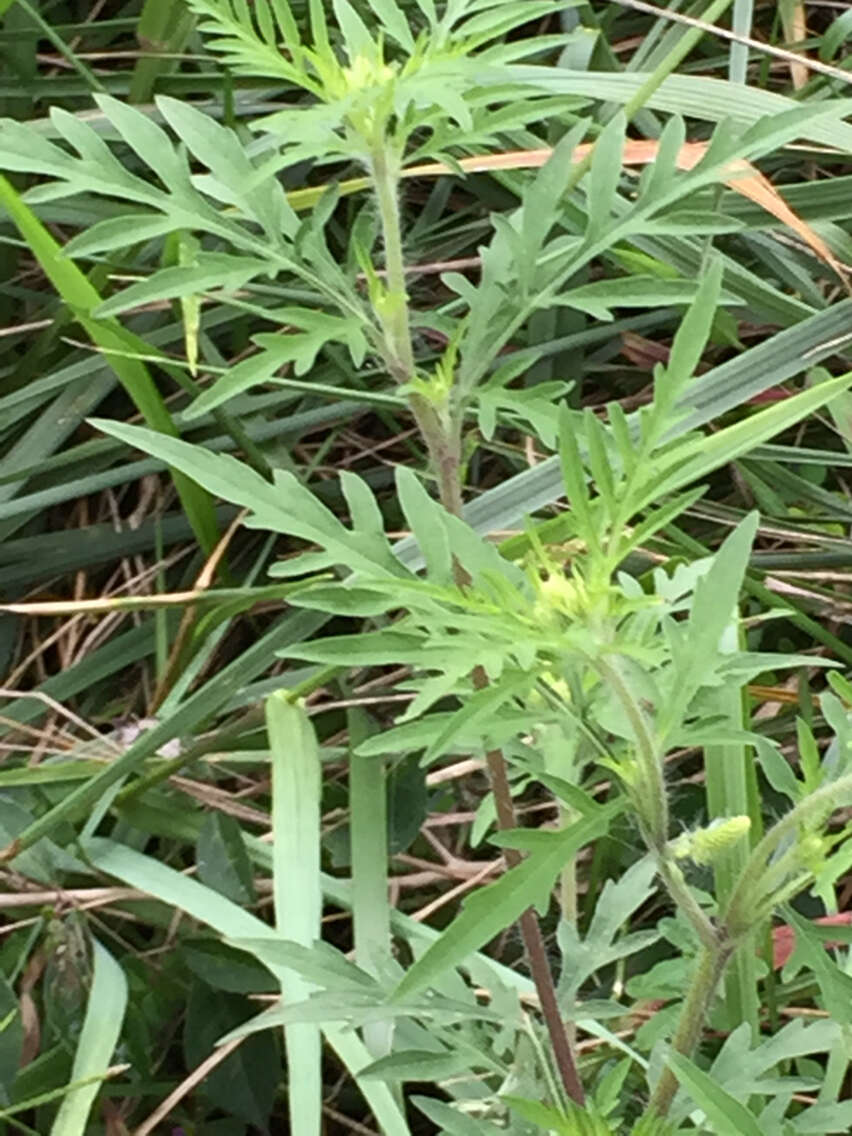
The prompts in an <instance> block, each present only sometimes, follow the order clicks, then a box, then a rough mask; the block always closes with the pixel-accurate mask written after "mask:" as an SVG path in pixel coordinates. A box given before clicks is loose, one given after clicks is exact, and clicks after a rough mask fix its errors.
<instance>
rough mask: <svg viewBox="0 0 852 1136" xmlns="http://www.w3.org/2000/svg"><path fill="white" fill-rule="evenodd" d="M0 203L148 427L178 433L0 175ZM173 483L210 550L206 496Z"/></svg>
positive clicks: (92, 296)
mask: <svg viewBox="0 0 852 1136" xmlns="http://www.w3.org/2000/svg"><path fill="white" fill-rule="evenodd" d="M0 205H2V206H3V208H4V209H5V210H6V211H7V213H8V214H9V216H10V217H11V218H12V220H13V221H14V223H15V225H16V226H17V228H18V230H19V232H20V233H21V235H22V236H23V237H24V239H25V240H26V242H27V244H28V245H29V246H30V250H31V252H32V254H33V256H35V258H36V259H37V260H38V262H39V264H40V265H41V268H42V270H43V272H44V274H45V275H46V276H47V278H48V279H49V280H50V282H51V284H53V286H54V288H55V289H56V290H57V292H58V293H59V294H60V296H61V297H62V299H63V300H64V301H65V303H66V304H67V305H68V307H69V308H70V310H71V311H72V312H73V313H74V315H75V318H76V319H77V321H78V323H79V324H80V325H81V327H83V328H84V330H85V331H86V334H87V335H88V336H89V337H90V339H91V340H92V342H93V343H94V344H96V345H97V346H98V347H99V348H100V349H101V350H102V351H104V352H106V354H107V359H108V360H109V363H110V366H111V367H112V368H113V370H114V371H115V373H116V375H118V378H119V379H120V381H121V382H122V384H123V385H124V389H125V390H126V391H127V393H128V395H129V396H130V398H131V399H132V400H133V403H134V404H135V406H136V407H137V409H138V410H139V411H140V413H141V414H142V416H143V418H144V419H145V421H146V422H147V423H148V425H149V426H150V427H151V429H153V430H158V431H160V432H161V433H164V434H171V435H172V436H176V435H177V429H176V428H175V425H174V423H173V422H172V417H171V415H170V414H169V411H168V409H167V408H166V404H165V402H164V401H163V399H162V396H161V395H160V392H159V391H158V390H157V388H156V386H155V385H154V381H153V379H152V378H151V375H150V374H149V372H148V369H147V368H146V367H145V365H144V363H142V362H140V361H139V360H138V359H130V358H126V357H124V355H123V354H122V353H123V351H124V350H125V346H126V345H125V343H124V336H123V334H122V328H121V326H120V325H119V324H118V323H116V321H114V320H109V319H95V318H94V317H93V316H91V315H90V314H89V313H91V312H92V311H93V310H94V308H95V307H96V306H97V305H98V304H100V303H101V297H100V295H99V294H98V292H97V290H96V289H95V287H94V286H93V285H92V283H91V281H89V280H88V279H87V277H86V276H85V275H84V274H83V273H82V272H81V271H80V269H79V268H78V267H77V265H76V264H74V262H73V261H71V260H67V259H66V258H65V257H63V256H62V250H61V248H60V246H59V245H58V244H57V243H56V241H55V240H54V239H53V237H52V236H51V235H50V233H49V232H48V231H47V229H46V228H45V227H44V225H42V223H41V221H39V219H38V218H37V217H36V216H35V214H34V213H33V212H32V210H31V209H30V208H29V206H27V205H26V204H25V203H24V202H23V201H22V200H21V198H20V196H19V195H18V193H17V192H16V191H15V189H14V188H13V186H12V185H11V183H10V182H9V181H7V179H6V178H4V177H2V176H0ZM173 478H174V483H175V488H176V489H177V492H178V495H179V496H180V499H181V503H182V505H183V507H184V510H185V512H186V515H187V517H188V518H189V520H190V523H191V524H192V528H193V531H194V533H195V535H196V537H197V539H198V542H199V544H200V545H201V547H202V548H203V549H204V551H205V552H206V553H208V554H209V553H210V552H212V551H213V548H214V547H215V546H216V542H217V540H218V538H219V530H218V526H217V524H216V517H215V513H214V511H213V502H212V499H211V498H210V495H209V494H208V493H207V492H206V491H205V490H203V489H202V488H201V487H200V486H199V485H197V484H196V483H195V482H194V481H192V480H190V479H189V478H188V477H186V476H185V475H184V474H182V473H177V472H176V473H174V474H173Z"/></svg>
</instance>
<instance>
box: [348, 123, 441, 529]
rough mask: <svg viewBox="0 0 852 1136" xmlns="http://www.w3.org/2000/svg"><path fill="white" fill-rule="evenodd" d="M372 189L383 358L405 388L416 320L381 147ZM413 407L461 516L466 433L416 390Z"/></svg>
mask: <svg viewBox="0 0 852 1136" xmlns="http://www.w3.org/2000/svg"><path fill="white" fill-rule="evenodd" d="M370 166H371V172H372V177H373V184H374V187H375V191H376V199H377V201H378V206H379V216H380V218H381V224H382V238H383V240H384V246H385V280H386V289H387V290H386V292H385V294H384V296H383V297H382V301H381V306H380V309H379V310H378V311H377V313H376V314H377V315H378V318H379V322H380V323H381V327H382V333H383V337H384V344H383V347H384V351H383V353H384V357H385V363H386V364H387V368H388V370H389V371H390V373H391V376H392V377H393V378H394V379H395V380H396V381H397V382H398V383H399V384H400V385H401V386H402V385H405V384H409V383H412V382H413V381H414V380H415V379H416V377H417V367H416V364H415V362H414V351H413V349H412V346H411V320H410V314H409V307H408V293H407V291H406V287H405V261H404V259H403V255H402V231H401V228H400V220H399V203H398V200H397V194H398V189H399V169H398V166H397V163H396V162H395V160H394V159H393V157H392V156H391V154H390V153H389V151H388V148H387V146H386V145H385V144H384V143H383V142H382V143H379V144H377V145H376V146H375V148H374V151H373V154H372V156H371V160H370ZM408 405H409V408H410V410H411V413H412V414H413V416H414V420H415V422H416V423H417V427H418V429H419V431H420V434H421V437H422V438H423V441H424V442H425V443H426V448H427V450H428V451H429V458H430V460H431V463H432V468H433V471H434V473H435V475H436V477H437V479H438V493H439V497H440V500H441V504H442V505H443V506H444V508H445V509H447V511H448V512H450V513H453V514H454V515H456V516H459V515H460V514H461V507H462V497H461V478H460V471H461V433H460V429H459V426H458V424H457V423H454V422H451V421H449V420H447V421H444V420H442V419H443V416H442V414H441V413H440V410H439V407H438V406H437V405H436V404H435V403H434V402H433V401H432V400H431V399H430V398H429V397H427V395H425V394H421V393H418V392H416V391H412V392H411V393H410V394H409V397H408Z"/></svg>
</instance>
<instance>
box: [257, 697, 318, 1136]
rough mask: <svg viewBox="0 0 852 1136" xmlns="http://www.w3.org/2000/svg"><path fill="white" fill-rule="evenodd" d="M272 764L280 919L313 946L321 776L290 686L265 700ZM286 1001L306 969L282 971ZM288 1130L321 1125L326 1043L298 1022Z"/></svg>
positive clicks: (300, 993) (285, 934)
mask: <svg viewBox="0 0 852 1136" xmlns="http://www.w3.org/2000/svg"><path fill="white" fill-rule="evenodd" d="M266 726H267V730H268V733H269V750H270V760H271V765H272V830H273V837H274V839H273V846H272V847H273V851H272V881H273V894H274V896H275V922H276V926H277V929H278V932H279V934H280V935H281V937H282V938H284V939H289V940H291V941H292V942H294V943H299V944H300V945H301V946H303V947H312V946H313V945H314V943H315V942H316V940H317V939H319V938H320V935H321V931H320V918H321V915H322V887H321V884H320V820H321V817H320V805H321V792H322V786H321V776H320V759H319V747H318V745H317V739H316V735H315V733H314V729H313V726H312V725H311V722H310V719H309V718H308V716H307V714H306V713H305V711H304V710H303V709H302V707H301V706H294V705H293V704H292V702H290V701H289V700H288V695H287V693H286V692H285V691H278V692H276V693H275V694H273V695H271V696H270V697H269V698H268V699H267V701H266ZM284 983H285V986H286V989H287V995H288V1001H290V1000H292V1001H296V1002H298V1001H302V1000H303V999H304V998H307V997H308V996H309V995H310V993H311V990H312V986H311V985H310V984H309V983H308V982H306V981H305V980H304V979H303V978H302V977H301V975H299V974H296V973H294V972H290V973H288V974H287V975H286V976H285V978H284ZM284 1044H285V1047H286V1050H287V1071H288V1085H289V1092H288V1096H289V1110H290V1130H291V1131H292V1132H299V1133H304V1136H319V1133H320V1130H321V1128H322V1069H321V1057H322V1044H321V1039H320V1031H319V1029H318V1028H317V1027H316V1026H315V1025H312V1024H310V1023H306V1022H294V1023H293V1024H291V1025H287V1026H285V1027H284Z"/></svg>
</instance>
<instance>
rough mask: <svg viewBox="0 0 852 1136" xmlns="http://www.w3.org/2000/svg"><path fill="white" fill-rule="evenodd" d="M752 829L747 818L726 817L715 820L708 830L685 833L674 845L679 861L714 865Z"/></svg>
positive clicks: (708, 826) (701, 829)
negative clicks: (687, 860) (715, 861)
mask: <svg viewBox="0 0 852 1136" xmlns="http://www.w3.org/2000/svg"><path fill="white" fill-rule="evenodd" d="M750 828H751V821H750V820H749V818H748V817H747V816H735V817H724V818H720V819H719V820H714V821H712V822H711V823H710V824H708V825H707V827H706V828H697V829H696V830H695V831H694V832H685V833H684V834H683V835H682V836H679V837H678V838H677V840H675V841H674V842H673V844H672V851H673V852H674V854H675V856H676V857H677V858H678V860H686V859H689V860H692V861H693V862H694V863H696V864H712V863H713V862H714V860H716V859H718V857H719V856H721V855H723V854H724V853H725V852H727V851H728V849H729V848H731V847H732V846H733V845H734V844H736V842H737V841H738V840H739V839H740V838H741V837H743V836H745V834H746V833H747V832H748V830H749V829H750Z"/></svg>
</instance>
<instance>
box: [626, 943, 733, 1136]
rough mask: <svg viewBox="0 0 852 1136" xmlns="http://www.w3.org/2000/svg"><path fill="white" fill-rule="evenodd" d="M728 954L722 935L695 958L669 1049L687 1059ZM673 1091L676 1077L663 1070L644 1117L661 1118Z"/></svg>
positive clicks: (696, 1040) (730, 949)
mask: <svg viewBox="0 0 852 1136" xmlns="http://www.w3.org/2000/svg"><path fill="white" fill-rule="evenodd" d="M731 953H732V947H731V945H730V943H728V942H727V940H726V939H725V938H723V937H722V936H718V937H717V941H716V943H715V944H714V945H713V946H705V947H703V948H702V951H701V955H700V956H699V959H698V969H697V970H696V972H695V976H694V978H693V980H692V983H691V984H690V987H689V993H688V994H687V996H686V1000H685V1001H684V1003H683V1007H682V1008H681V1011H680V1018H679V1020H678V1024H677V1029H676V1031H675V1035H674V1037H673V1038H672V1050H673V1051H674V1052H675V1053H682V1054H683V1055H684V1057H689V1056H690V1055H691V1054H692V1052H693V1050H694V1049H695V1047H696V1045H697V1044H698V1040H699V1038H700V1037H701V1030H702V1028H703V1026H704V1019H705V1018H706V1016H707V1011H708V1009H709V1008H710V1003H711V1001H712V1000H713V995H714V994H715V993H716V987H717V986H718V985H719V982H720V980H721V978H722V975H723V974H724V972H725V967H726V966H727V965H728V961H729V960H730V957H731ZM676 1092H677V1078H676V1077H675V1075H674V1073H672V1071H671V1069H669V1068H668V1067H666V1068H665V1069H664V1070H663V1073H662V1076H661V1077H660V1079H659V1081H658V1082H657V1087H656V1088H655V1089H654V1092H653V1095H652V1096H651V1100H650V1103H649V1105H648V1110H647V1114H646V1115H647V1116H649V1117H658V1118H662V1117H664V1116H666V1115H667V1113H668V1111H669V1109H670V1108H671V1103H672V1101H673V1100H674V1095H675V1093H676Z"/></svg>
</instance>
